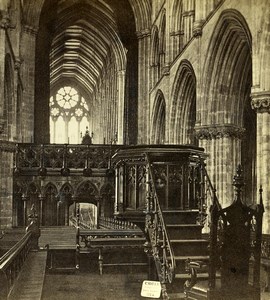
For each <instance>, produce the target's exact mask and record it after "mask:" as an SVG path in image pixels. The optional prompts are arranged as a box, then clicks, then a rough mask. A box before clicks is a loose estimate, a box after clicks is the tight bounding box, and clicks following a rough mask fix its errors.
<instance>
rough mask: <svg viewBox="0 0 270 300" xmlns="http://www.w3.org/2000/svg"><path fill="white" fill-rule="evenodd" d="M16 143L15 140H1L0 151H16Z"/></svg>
mask: <svg viewBox="0 0 270 300" xmlns="http://www.w3.org/2000/svg"><path fill="white" fill-rule="evenodd" d="M15 150H16V144H15V143H13V142H8V141H3V140H0V152H15Z"/></svg>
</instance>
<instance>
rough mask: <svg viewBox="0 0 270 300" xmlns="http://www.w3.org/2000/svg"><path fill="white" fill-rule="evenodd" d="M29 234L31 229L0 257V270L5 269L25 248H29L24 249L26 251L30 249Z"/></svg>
mask: <svg viewBox="0 0 270 300" xmlns="http://www.w3.org/2000/svg"><path fill="white" fill-rule="evenodd" d="M31 235H32V232H31V231H29V232H27V233H25V235H24V236H23V237H22V238H21V239H20V240H19V241H18V242H17V243H16V244H15V245H14V246H13V247H12V248H10V249H9V250H8V251H7V252H6V253H5V254H4V255H3V256H2V257H0V270H3V271H4V270H6V269H7V268H8V266H9V265H10V264H11V263H12V262H13V260H14V259H16V258H17V256H18V255H19V254H20V253H21V252H22V251H23V250H24V249H25V248H29V249H25V250H26V251H27V250H30V245H29V242H30V240H31Z"/></svg>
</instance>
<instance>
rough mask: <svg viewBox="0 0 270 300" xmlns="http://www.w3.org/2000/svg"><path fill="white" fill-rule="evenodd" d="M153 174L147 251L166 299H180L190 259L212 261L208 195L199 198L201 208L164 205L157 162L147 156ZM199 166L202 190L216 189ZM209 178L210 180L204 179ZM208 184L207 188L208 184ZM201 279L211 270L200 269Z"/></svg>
mask: <svg viewBox="0 0 270 300" xmlns="http://www.w3.org/2000/svg"><path fill="white" fill-rule="evenodd" d="M147 160H148V165H149V173H150V174H149V176H150V181H149V184H150V189H149V197H148V201H147V208H146V232H147V233H148V235H147V236H148V244H147V247H148V252H149V255H151V256H152V257H153V259H154V261H155V265H156V269H157V279H158V280H159V281H160V282H161V285H162V295H161V297H162V298H163V299H181V298H183V297H184V285H185V284H186V283H187V282H188V280H189V278H190V273H189V269H188V268H187V266H188V264H189V262H190V261H200V263H201V264H203V265H207V264H208V261H209V240H208V239H207V238H204V237H203V234H202V229H203V227H204V222H205V219H206V205H205V202H204V201H205V199H202V197H201V199H200V202H199V203H198V206H197V207H198V208H197V209H196V208H193V209H171V210H170V209H162V208H161V205H160V203H162V202H163V201H162V195H161V194H159V192H158V191H157V188H156V186H155V183H156V182H157V179H156V178H155V173H156V172H155V165H154V164H153V163H152V161H151V157H150V156H149V155H148V156H147ZM196 168H197V169H198V170H199V172H200V180H201V181H203V182H202V185H203V188H204V190H203V193H206V192H207V193H212V196H213V195H214V193H215V191H214V189H213V187H212V185H211V183H210V180H209V177H208V175H207V173H206V170H205V168H204V165H203V162H201V163H198V164H197V165H196ZM205 179H207V180H208V181H207V184H206V182H205V181H204V180H205ZM206 186H207V188H206ZM197 277H198V278H200V280H203V281H206V280H208V271H207V270H203V271H202V272H200V271H198V274H197Z"/></svg>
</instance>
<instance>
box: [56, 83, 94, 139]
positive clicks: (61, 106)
mask: <svg viewBox="0 0 270 300" xmlns="http://www.w3.org/2000/svg"><path fill="white" fill-rule="evenodd" d="M89 119H90V118H89V108H88V105H87V103H86V101H85V99H84V98H83V97H82V96H81V94H80V93H79V92H78V91H77V90H75V89H74V88H73V87H70V86H64V87H62V88H60V89H59V90H58V91H57V93H56V94H54V95H53V96H51V98H50V140H51V143H57V144H61V143H69V144H80V143H81V132H82V131H83V132H84V131H85V128H89V121H90V120H89Z"/></svg>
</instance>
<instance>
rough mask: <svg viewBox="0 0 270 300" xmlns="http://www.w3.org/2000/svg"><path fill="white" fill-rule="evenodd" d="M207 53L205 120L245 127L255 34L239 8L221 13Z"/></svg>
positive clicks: (204, 121)
mask: <svg viewBox="0 0 270 300" xmlns="http://www.w3.org/2000/svg"><path fill="white" fill-rule="evenodd" d="M207 53H208V55H207V58H206V61H205V65H204V71H203V74H208V76H205V79H204V83H203V86H204V87H205V88H204V92H203V95H204V99H205V101H202V102H204V103H205V106H204V107H203V108H202V111H203V114H202V123H203V124H223V123H230V124H237V125H238V126H242V125H243V111H244V101H243V99H245V94H246V95H247V94H248V93H246V84H247V82H249V83H248V85H250V83H251V34H250V30H249V28H248V25H247V23H246V21H245V19H244V17H243V16H242V15H241V14H240V13H239V12H238V11H236V10H231V9H230V10H225V11H224V12H223V13H222V14H221V16H220V18H219V20H218V22H217V25H216V28H215V30H214V33H213V35H212V37H211V41H210V44H209V48H208V51H207ZM217 112H218V113H217Z"/></svg>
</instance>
